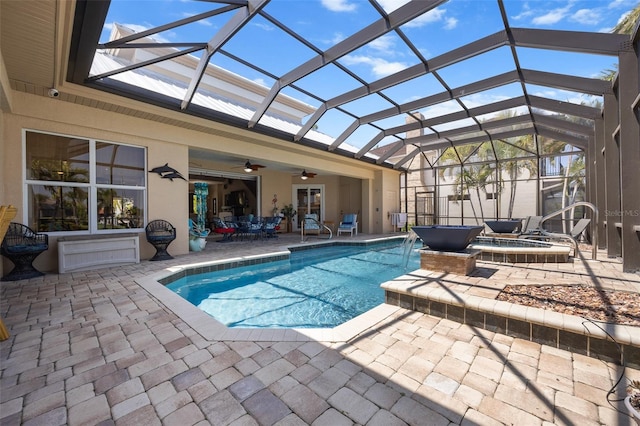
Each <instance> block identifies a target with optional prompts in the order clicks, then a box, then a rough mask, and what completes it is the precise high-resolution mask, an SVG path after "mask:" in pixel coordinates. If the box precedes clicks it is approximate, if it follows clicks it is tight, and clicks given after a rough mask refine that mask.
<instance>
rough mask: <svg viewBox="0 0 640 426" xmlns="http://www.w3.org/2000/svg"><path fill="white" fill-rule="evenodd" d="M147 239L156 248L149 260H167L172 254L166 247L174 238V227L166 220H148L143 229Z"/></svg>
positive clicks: (171, 257)
mask: <svg viewBox="0 0 640 426" xmlns="http://www.w3.org/2000/svg"><path fill="white" fill-rule="evenodd" d="M144 231H145V234H146V236H147V241H148V242H149V244H151V245H152V246H153V247H154V248H155V249H156V254H155V255H153V257H152V258H151V259H149V260H153V261H156V260H168V259H173V256H171V255H170V254H169V252H168V251H167V247H169V244H171V242H172V241H173V240H175V239H176V228H175V227H174V226H173V225H172V224H171V223H169V222H167V221H166V220H162V219H156V220H152V221H151V222H149V223H148V224H147V226H146V228H145V229H144Z"/></svg>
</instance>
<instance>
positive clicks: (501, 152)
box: [493, 137, 536, 160]
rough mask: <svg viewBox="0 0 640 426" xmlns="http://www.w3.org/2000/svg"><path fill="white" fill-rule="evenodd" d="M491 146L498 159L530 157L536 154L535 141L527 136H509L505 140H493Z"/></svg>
mask: <svg viewBox="0 0 640 426" xmlns="http://www.w3.org/2000/svg"><path fill="white" fill-rule="evenodd" d="M493 148H494V149H495V152H496V156H497V157H498V160H505V159H510V158H520V157H532V156H535V155H536V151H535V143H534V141H533V139H532V138H529V137H523V138H517V139H514V138H511V139H509V140H506V141H502V140H498V141H493Z"/></svg>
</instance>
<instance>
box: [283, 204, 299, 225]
mask: <svg viewBox="0 0 640 426" xmlns="http://www.w3.org/2000/svg"><path fill="white" fill-rule="evenodd" d="M280 212H281V213H282V214H283V215H284V217H285V219H287V232H291V220H292V219H293V218H294V217H295V216H296V213H297V212H296V209H294V208H293V204H289V205H288V206H284V207H283V208H282V210H280Z"/></svg>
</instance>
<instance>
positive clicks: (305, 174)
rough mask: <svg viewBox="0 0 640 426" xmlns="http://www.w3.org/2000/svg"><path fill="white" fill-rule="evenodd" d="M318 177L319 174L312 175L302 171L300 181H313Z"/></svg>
mask: <svg viewBox="0 0 640 426" xmlns="http://www.w3.org/2000/svg"><path fill="white" fill-rule="evenodd" d="M316 175H317V173H312V172H308V171H306V170H302V173H300V179H302V180H307V179H313V178H314V177H316Z"/></svg>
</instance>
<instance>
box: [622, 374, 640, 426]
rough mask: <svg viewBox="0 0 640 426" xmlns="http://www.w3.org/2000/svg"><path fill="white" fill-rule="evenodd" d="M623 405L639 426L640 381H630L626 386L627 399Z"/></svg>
mask: <svg viewBox="0 0 640 426" xmlns="http://www.w3.org/2000/svg"><path fill="white" fill-rule="evenodd" d="M624 405H625V406H626V407H627V410H629V414H630V415H631V417H633V419H634V420H635V421H636V424H638V426H640V380H632V381H631V383H629V385H628V386H627V397H626V398H625V399H624Z"/></svg>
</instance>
